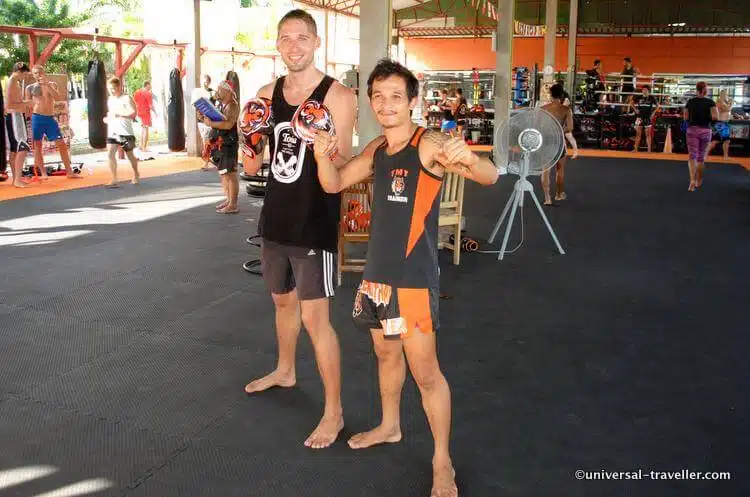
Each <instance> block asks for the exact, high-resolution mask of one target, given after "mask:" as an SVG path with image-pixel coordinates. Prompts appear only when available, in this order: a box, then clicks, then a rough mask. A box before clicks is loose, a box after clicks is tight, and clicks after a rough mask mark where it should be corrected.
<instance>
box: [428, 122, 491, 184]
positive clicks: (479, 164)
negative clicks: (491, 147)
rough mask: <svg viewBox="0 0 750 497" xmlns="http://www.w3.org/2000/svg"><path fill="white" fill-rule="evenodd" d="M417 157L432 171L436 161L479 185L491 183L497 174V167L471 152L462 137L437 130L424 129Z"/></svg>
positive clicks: (443, 167) (487, 159) (442, 167)
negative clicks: (453, 136) (454, 136)
mask: <svg viewBox="0 0 750 497" xmlns="http://www.w3.org/2000/svg"><path fill="white" fill-rule="evenodd" d="M419 158H420V160H421V161H422V164H424V165H425V167H426V168H427V169H431V170H433V171H434V170H435V169H436V165H435V163H436V162H437V163H438V164H439V166H437V167H439V168H441V169H445V170H446V171H448V172H452V173H457V174H458V175H460V176H463V177H465V178H466V179H470V180H472V181H476V182H477V183H479V184H481V185H492V184H494V183H495V182H496V181H497V178H498V176H499V169H497V168H496V167H495V165H494V164H493V163H492V161H490V159H489V158H487V157H479V156H478V155H477V154H475V153H474V152H472V151H471V150H470V149H469V146H468V145H467V144H466V142H465V141H464V140H463V139H462V138H451V137H449V136H447V135H445V134H443V133H439V132H437V131H432V130H429V131H425V133H424V136H423V137H422V141H420V143H419ZM436 172H438V171H436ZM439 172H440V173H442V171H439Z"/></svg>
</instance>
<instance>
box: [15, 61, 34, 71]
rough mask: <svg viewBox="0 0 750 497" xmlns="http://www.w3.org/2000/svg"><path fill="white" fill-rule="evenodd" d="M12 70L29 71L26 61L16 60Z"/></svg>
mask: <svg viewBox="0 0 750 497" xmlns="http://www.w3.org/2000/svg"><path fill="white" fill-rule="evenodd" d="M13 72H31V69H29V66H28V65H27V64H26V62H16V63H15V64H13Z"/></svg>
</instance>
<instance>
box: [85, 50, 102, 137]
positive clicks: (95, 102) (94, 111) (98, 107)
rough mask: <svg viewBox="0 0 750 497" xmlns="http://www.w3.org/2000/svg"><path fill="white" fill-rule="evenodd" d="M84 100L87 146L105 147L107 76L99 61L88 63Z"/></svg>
mask: <svg viewBox="0 0 750 497" xmlns="http://www.w3.org/2000/svg"><path fill="white" fill-rule="evenodd" d="M86 98H87V99H88V111H89V144H90V145H91V146H92V147H93V148H106V147H107V123H105V122H104V118H105V117H106V116H107V75H106V73H105V71H104V63H103V62H102V61H100V60H91V61H89V72H88V76H87V77H86Z"/></svg>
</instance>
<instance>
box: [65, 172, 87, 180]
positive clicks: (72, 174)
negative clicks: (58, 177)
mask: <svg viewBox="0 0 750 497" xmlns="http://www.w3.org/2000/svg"><path fill="white" fill-rule="evenodd" d="M65 176H67V178H68V179H81V178H83V176H81V175H80V174H78V173H68V174H66V175H65Z"/></svg>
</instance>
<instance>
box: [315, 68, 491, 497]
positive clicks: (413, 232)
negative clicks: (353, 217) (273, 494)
mask: <svg viewBox="0 0 750 497" xmlns="http://www.w3.org/2000/svg"><path fill="white" fill-rule="evenodd" d="M418 93H419V82H418V81H417V78H416V77H414V75H413V74H412V73H411V72H410V71H409V70H408V69H406V68H405V67H403V66H402V65H401V64H398V63H397V62H393V61H390V60H383V61H380V62H379V63H378V64H377V65H376V66H375V69H374V70H373V72H372V74H370V77H369V78H368V81H367V94H368V96H369V97H370V104H371V106H372V110H373V113H374V114H375V117H376V119H377V120H378V122H379V123H380V125H381V126H382V127H383V135H382V136H380V137H378V138H376V139H375V140H373V141H371V142H370V143H369V144H368V145H367V147H366V148H365V150H364V151H363V152H362V154H361V155H359V156H357V157H355V158H353V159H352V160H351V161H349V162H348V163H347V164H346V165H344V166H343V167H337V166H336V165H334V164H333V163H332V162H331V161H330V160H329V159H328V154H329V152H330V151H331V150H333V149H334V148H336V147H337V145H338V143H337V139H338V138H337V137H335V136H334V137H331V136H330V135H328V134H327V133H318V135H317V137H316V141H315V158H316V159H317V161H318V177H319V179H320V183H321V184H322V185H323V188H324V190H325V191H327V192H331V193H337V192H340V191H342V190H344V189H346V188H348V187H349V186H351V185H353V184H356V183H359V182H361V181H363V180H365V179H366V178H368V177H371V176H373V175H374V184H373V203H372V218H371V219H372V222H371V225H370V241H369V243H368V246H367V265H366V267H365V272H364V275H363V279H362V283H361V285H360V287H359V291H358V292H357V297H356V300H355V304H354V311H353V317H354V319H355V322H356V323H357V324H358V325H359V326H360V327H362V328H363V329H366V330H368V332H369V334H370V336H371V338H372V341H373V345H374V348H375V355H376V356H377V360H378V378H379V383H380V396H381V401H382V413H383V419H382V422H381V424H380V425H379V426H378V427H376V428H375V429H373V430H371V431H368V432H365V433H360V434H358V435H355V436H354V437H352V438H351V439H350V440H349V446H350V447H352V448H353V449H364V448H367V447H371V446H373V445H377V444H381V443H394V442H398V441H400V440H401V424H400V417H399V412H400V402H401V391H402V388H403V385H404V380H405V378H406V365H407V364H408V366H409V369H410V370H411V373H412V376H413V377H414V380H415V382H416V383H417V386H418V387H419V391H420V393H421V395H422V405H423V406H424V410H425V413H426V414H427V419H428V421H429V424H430V429H431V430H432V435H433V438H434V442H435V449H434V454H433V458H432V468H433V479H432V492H431V494H430V496H431V497H456V496H457V495H458V489H457V487H456V482H455V471H454V469H453V463H452V461H451V457H450V453H449V438H450V423H451V400H450V388H449V386H448V382H447V381H446V379H445V377H444V376H443V373H442V372H441V370H440V365H439V364H438V357H437V340H436V334H435V332H436V331H437V329H438V327H439V324H438V298H439V294H440V291H439V279H440V278H439V268H438V264H437V259H438V254H437V242H438V240H437V238H438V237H437V235H438V217H439V211H440V190H441V187H442V179H443V175H444V174H445V172H446V171H448V172H456V173H458V174H460V175H462V176H464V177H466V178H468V179H470V180H473V181H476V182H477V183H480V184H482V185H491V184H493V183H495V182H496V181H497V178H498V170H497V169H496V168H495V166H494V165H493V164H492V163H491V162H490V160H489V159H487V158H480V157H478V156H477V155H476V154H474V153H473V152H471V150H469V147H468V145H466V143H465V142H464V140H463V139H462V138H460V137H456V138H451V137H449V136H447V135H445V134H443V133H439V132H437V131H426V130H425V129H424V128H421V127H418V126H417V125H415V124H414V123H412V121H411V111H412V110H413V109H414V107H415V106H416V105H417V96H418ZM404 352H405V353H406V360H404Z"/></svg>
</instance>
